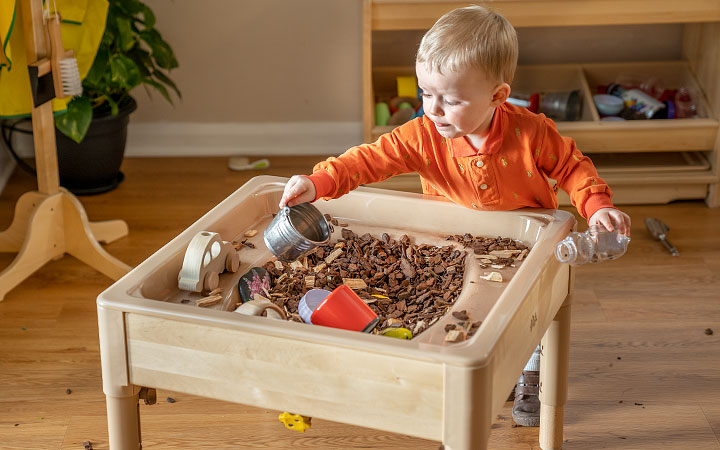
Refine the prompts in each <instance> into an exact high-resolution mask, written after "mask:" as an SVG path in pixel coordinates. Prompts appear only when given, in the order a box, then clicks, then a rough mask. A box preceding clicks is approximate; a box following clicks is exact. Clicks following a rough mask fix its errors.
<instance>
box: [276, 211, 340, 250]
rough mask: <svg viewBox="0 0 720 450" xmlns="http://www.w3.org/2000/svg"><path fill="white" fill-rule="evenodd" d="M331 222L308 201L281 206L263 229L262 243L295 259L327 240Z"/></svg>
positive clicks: (330, 231)
mask: <svg viewBox="0 0 720 450" xmlns="http://www.w3.org/2000/svg"><path fill="white" fill-rule="evenodd" d="M332 231H333V230H332V226H331V225H330V224H329V223H328V222H327V220H325V216H323V215H322V213H321V212H320V211H319V210H318V209H317V208H316V207H314V206H313V205H311V204H310V203H301V204H299V205H295V206H291V207H287V206H286V207H284V208H283V209H281V210H280V211H279V212H278V213H277V215H276V216H275V217H274V218H273V220H272V222H270V225H268V227H267V228H266V229H265V233H264V234H263V237H264V239H265V245H266V246H267V248H268V249H270V251H271V252H272V253H273V255H275V256H277V257H278V258H279V259H282V260H284V261H294V260H296V259H298V258H300V257H301V256H303V255H305V254H307V253H308V252H310V251H311V250H313V249H314V248H316V247H317V246H319V245H323V244H326V243H328V242H329V241H330V234H331V233H332Z"/></svg>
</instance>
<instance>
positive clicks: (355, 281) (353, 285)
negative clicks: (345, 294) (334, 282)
mask: <svg viewBox="0 0 720 450" xmlns="http://www.w3.org/2000/svg"><path fill="white" fill-rule="evenodd" d="M342 280H343V284H344V285H345V286H347V287H349V288H350V289H352V290H353V291H357V290H359V289H360V290H361V289H367V287H368V286H367V284H366V283H365V280H363V279H362V278H343V279H342Z"/></svg>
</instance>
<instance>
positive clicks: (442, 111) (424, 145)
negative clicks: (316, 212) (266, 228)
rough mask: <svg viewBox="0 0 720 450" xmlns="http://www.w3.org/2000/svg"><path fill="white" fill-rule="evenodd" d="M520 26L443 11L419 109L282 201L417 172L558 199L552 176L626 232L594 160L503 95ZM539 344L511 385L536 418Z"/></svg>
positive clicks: (498, 204)
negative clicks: (414, 115) (421, 111)
mask: <svg viewBox="0 0 720 450" xmlns="http://www.w3.org/2000/svg"><path fill="white" fill-rule="evenodd" d="M517 54H518V44H517V35H516V33H515V30H514V29H513V27H512V25H510V23H509V22H508V21H507V19H505V18H504V17H503V16H501V15H500V14H498V13H496V12H493V11H490V10H488V9H486V8H483V7H481V6H469V7H466V8H459V9H456V10H454V11H451V12H449V13H447V14H446V15H444V16H443V17H441V18H440V19H439V20H438V21H437V22H436V23H435V25H433V27H432V28H431V29H430V30H429V31H428V32H427V33H426V34H425V36H424V37H423V38H422V41H421V43H420V47H419V49H418V52H417V57H416V64H415V70H416V74H417V80H418V86H419V87H420V89H421V90H422V98H423V109H424V112H425V115H424V116H423V117H419V118H416V119H413V120H411V121H410V122H408V123H406V124H404V125H401V126H400V127H397V128H395V129H394V130H393V131H392V132H390V133H388V134H385V135H383V136H381V137H380V138H379V139H378V140H377V141H376V142H374V143H372V144H364V145H360V146H357V147H353V148H351V149H349V150H348V151H346V152H345V153H344V154H342V155H341V156H339V157H337V158H328V159H327V160H326V161H324V162H321V163H319V164H317V165H316V166H315V167H314V169H313V174H312V175H310V176H304V175H295V176H293V177H292V178H290V180H289V181H288V183H287V185H286V186H285V191H284V193H283V196H282V199H281V200H280V207H281V208H282V207H283V206H285V205H288V206H293V205H296V204H299V203H304V202H313V201H315V200H317V199H319V198H325V199H330V198H337V197H340V196H342V195H343V194H346V193H348V192H349V191H351V190H353V189H355V188H356V187H357V186H358V185H360V184H367V183H374V182H378V181H382V180H385V179H387V178H390V177H392V176H394V175H398V174H402V173H408V172H418V173H419V174H420V177H421V181H422V189H423V192H424V193H425V194H430V195H439V196H443V197H446V198H448V199H450V200H452V201H454V202H456V203H459V204H461V205H464V206H467V207H468V208H473V209H479V210H512V209H518V208H524V207H536V208H557V207H558V200H557V197H556V195H555V192H556V189H557V188H553V186H552V185H551V184H550V182H549V181H548V178H552V179H554V180H557V185H558V186H559V187H561V188H563V189H564V190H565V191H566V192H567V193H568V194H569V195H570V199H571V200H572V203H573V205H574V206H575V207H576V208H577V210H578V212H579V213H580V215H582V216H583V217H584V218H585V219H587V220H588V224H589V225H594V224H598V225H601V226H603V227H604V228H606V229H607V230H609V231H613V230H616V229H617V230H618V231H619V232H620V233H623V234H628V235H629V233H630V217H629V216H628V215H627V214H625V213H623V212H622V211H620V210H618V209H616V208H614V207H613V204H612V201H611V196H612V193H611V191H610V187H609V186H608V185H607V184H606V183H605V181H604V180H602V179H601V178H600V177H598V174H597V171H596V170H595V167H594V166H593V164H592V161H590V159H589V158H588V157H586V156H584V155H583V154H582V153H581V152H580V151H579V150H578V149H577V148H576V146H575V142H574V141H573V140H572V139H570V138H567V137H563V136H561V135H560V134H559V133H558V131H557V129H556V127H555V124H554V123H553V122H552V121H551V120H550V119H547V118H546V117H545V116H544V115H542V114H541V115H537V114H534V113H531V112H529V111H528V110H526V109H525V108H522V107H517V106H513V105H511V104H510V103H506V100H507V98H508V96H509V95H510V83H511V82H512V79H513V76H514V73H515V68H516V66H517ZM539 357H540V355H539V351H536V352H535V353H534V354H533V357H532V358H531V359H530V361H528V364H527V366H526V369H525V370H524V371H523V374H522V375H521V377H520V379H519V380H518V384H517V386H516V389H515V391H516V394H515V403H514V405H513V419H514V420H515V421H516V422H517V423H518V424H520V425H524V426H537V425H538V424H539V401H538V399H537V394H538V388H537V384H538V380H539Z"/></svg>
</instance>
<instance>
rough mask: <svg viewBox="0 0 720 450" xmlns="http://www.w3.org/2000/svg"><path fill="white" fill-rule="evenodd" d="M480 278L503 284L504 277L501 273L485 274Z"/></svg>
mask: <svg viewBox="0 0 720 450" xmlns="http://www.w3.org/2000/svg"><path fill="white" fill-rule="evenodd" d="M480 278H482V279H483V280H488V281H496V282H498V283H502V280H503V277H502V275H500V272H485V275H481V276H480Z"/></svg>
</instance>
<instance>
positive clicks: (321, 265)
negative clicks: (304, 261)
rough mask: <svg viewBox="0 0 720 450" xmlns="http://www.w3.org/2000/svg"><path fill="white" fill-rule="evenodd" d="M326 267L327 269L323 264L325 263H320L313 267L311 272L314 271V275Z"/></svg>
mask: <svg viewBox="0 0 720 450" xmlns="http://www.w3.org/2000/svg"><path fill="white" fill-rule="evenodd" d="M326 267H327V264H325V263H320V264H318V265H317V266H315V267H313V271H314V272H315V273H318V272H320V271H321V270H323V269H324V268H326Z"/></svg>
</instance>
